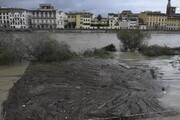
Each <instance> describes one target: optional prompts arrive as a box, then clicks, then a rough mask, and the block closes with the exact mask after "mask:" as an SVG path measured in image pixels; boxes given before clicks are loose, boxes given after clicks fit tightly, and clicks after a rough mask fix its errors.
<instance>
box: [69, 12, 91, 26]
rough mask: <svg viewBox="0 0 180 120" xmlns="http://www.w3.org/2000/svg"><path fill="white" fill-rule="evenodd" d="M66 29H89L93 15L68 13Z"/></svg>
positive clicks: (88, 13)
mask: <svg viewBox="0 0 180 120" xmlns="http://www.w3.org/2000/svg"><path fill="white" fill-rule="evenodd" d="M67 16H68V28H76V29H90V27H91V20H92V17H93V14H92V13H90V12H69V13H67Z"/></svg>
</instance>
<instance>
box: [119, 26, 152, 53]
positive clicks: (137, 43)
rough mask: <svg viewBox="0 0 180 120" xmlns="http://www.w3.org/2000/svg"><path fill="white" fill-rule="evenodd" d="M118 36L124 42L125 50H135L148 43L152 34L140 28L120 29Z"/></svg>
mask: <svg viewBox="0 0 180 120" xmlns="http://www.w3.org/2000/svg"><path fill="white" fill-rule="evenodd" d="M117 37H118V39H119V40H120V41H121V43H122V44H123V47H124V48H123V50H124V51H128V50H130V51H134V50H136V49H139V48H140V47H141V46H142V45H145V44H146V43H147V40H148V39H149V38H150V34H149V33H147V32H143V31H141V30H140V29H132V30H129V29H125V30H121V31H119V32H118V33H117Z"/></svg>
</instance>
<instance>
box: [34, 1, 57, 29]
mask: <svg viewBox="0 0 180 120" xmlns="http://www.w3.org/2000/svg"><path fill="white" fill-rule="evenodd" d="M31 13H32V19H31V23H32V26H31V28H33V29H55V28H56V10H54V7H53V6H51V5H50V4H40V6H39V9H37V10H31Z"/></svg>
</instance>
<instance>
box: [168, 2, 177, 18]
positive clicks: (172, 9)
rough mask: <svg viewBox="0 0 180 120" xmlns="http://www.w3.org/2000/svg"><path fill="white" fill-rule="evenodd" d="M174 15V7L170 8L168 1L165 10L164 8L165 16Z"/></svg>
mask: <svg viewBox="0 0 180 120" xmlns="http://www.w3.org/2000/svg"><path fill="white" fill-rule="evenodd" d="M175 13H176V7H172V6H171V0H168V4H167V8H166V14H167V16H172V15H174V14H175Z"/></svg>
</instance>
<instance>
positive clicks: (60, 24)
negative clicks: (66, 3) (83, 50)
mask: <svg viewBox="0 0 180 120" xmlns="http://www.w3.org/2000/svg"><path fill="white" fill-rule="evenodd" d="M66 26H67V15H66V14H65V13H64V12H63V11H57V12H56V27H57V28H58V29H64V28H65V27H66Z"/></svg>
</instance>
